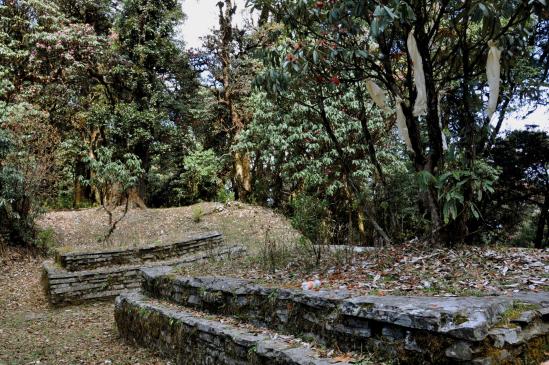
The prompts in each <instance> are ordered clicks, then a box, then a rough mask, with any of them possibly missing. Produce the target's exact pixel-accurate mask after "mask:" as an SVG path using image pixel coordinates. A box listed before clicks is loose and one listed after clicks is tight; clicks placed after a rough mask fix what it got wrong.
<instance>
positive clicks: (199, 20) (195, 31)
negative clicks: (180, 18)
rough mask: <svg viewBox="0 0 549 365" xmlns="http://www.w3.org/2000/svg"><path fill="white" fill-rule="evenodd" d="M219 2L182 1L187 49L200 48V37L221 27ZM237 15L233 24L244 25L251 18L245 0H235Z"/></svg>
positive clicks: (184, 37) (182, 30)
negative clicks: (185, 16)
mask: <svg viewBox="0 0 549 365" xmlns="http://www.w3.org/2000/svg"><path fill="white" fill-rule="evenodd" d="M218 2H219V0H182V7H183V12H184V13H185V14H186V15H187V20H186V21H185V23H184V24H183V26H182V27H181V33H182V36H183V37H182V38H183V40H184V41H185V43H186V45H187V48H199V47H200V46H201V45H202V41H201V40H200V37H204V36H206V35H208V34H209V33H210V32H211V30H212V29H214V28H218V27H219V8H218V7H217V5H216V4H217V3H218ZM234 3H235V4H236V14H235V15H234V17H233V23H234V24H236V25H242V24H244V20H245V19H247V18H249V17H250V9H246V8H245V4H246V1H245V0H235V1H234Z"/></svg>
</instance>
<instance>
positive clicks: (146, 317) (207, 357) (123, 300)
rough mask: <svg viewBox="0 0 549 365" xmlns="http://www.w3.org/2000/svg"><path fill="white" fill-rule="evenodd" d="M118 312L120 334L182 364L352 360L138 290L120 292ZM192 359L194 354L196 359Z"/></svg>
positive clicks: (309, 364) (302, 364) (318, 364)
mask: <svg viewBox="0 0 549 365" xmlns="http://www.w3.org/2000/svg"><path fill="white" fill-rule="evenodd" d="M114 318H115V321H116V325H117V327H118V332H119V333H120V335H121V336H122V337H123V338H125V339H127V340H130V341H132V342H134V343H137V344H139V345H141V346H145V347H148V348H150V349H153V350H155V351H158V352H160V353H161V354H162V355H163V356H165V357H169V358H171V359H174V360H175V363H176V364H181V365H183V364H196V365H209V364H216V365H217V364H219V365H224V364H227V365H237V364H238V365H243V364H265V365H267V364H273V365H275V364H276V365H286V364H288V365H329V364H335V363H337V364H340V365H346V364H348V363H346V362H336V361H333V360H331V359H323V358H318V357H316V356H315V355H316V354H315V353H314V352H313V351H312V350H311V349H309V348H306V347H302V346H295V345H291V344H288V343H286V342H284V341H282V340H279V339H273V338H271V337H270V336H268V335H266V334H263V333H255V332H254V333H251V332H249V331H247V330H245V329H243V328H239V327H235V326H233V325H230V324H227V323H221V322H217V321H213V320H209V319H205V318H201V317H197V316H195V315H192V314H191V313H188V312H185V311H183V310H175V309H171V308H169V307H166V306H163V305H161V304H159V303H154V302H151V301H149V300H147V299H146V298H145V297H144V296H142V295H140V294H137V293H132V294H123V295H120V296H119V297H117V298H116V302H115V312H114ZM191 359H192V360H191Z"/></svg>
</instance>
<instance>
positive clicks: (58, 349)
mask: <svg viewBox="0 0 549 365" xmlns="http://www.w3.org/2000/svg"><path fill="white" fill-rule="evenodd" d="M116 214H120V211H117V212H116ZM197 216H199V219H196V217H197ZM38 223H39V226H40V227H41V228H42V229H45V230H47V231H50V232H52V233H53V234H52V237H51V238H50V239H51V240H52V242H49V243H48V244H49V245H51V246H52V248H56V249H61V250H67V251H68V250H71V251H73V250H77V251H86V250H97V249H109V248H110V247H113V246H137V245H142V244H150V243H162V242H171V241H174V240H177V239H181V238H185V237H189V236H192V235H194V234H196V233H200V232H208V231H212V230H217V231H220V232H222V233H223V234H224V236H225V241H226V242H227V243H230V244H242V245H245V246H246V247H248V249H249V252H254V251H255V250H256V249H257V247H258V245H260V244H261V242H264V240H265V232H271V234H277V235H278V236H287V235H291V236H292V237H295V236H296V235H297V233H295V231H293V230H292V229H291V226H290V224H289V222H287V221H286V219H285V218H284V217H282V216H280V215H278V214H276V213H274V212H273V211H271V210H269V209H265V208H261V207H255V206H249V205H242V204H238V203H232V204H230V205H223V204H219V203H201V204H197V205H194V206H190V207H181V208H170V209H135V210H130V211H129V213H128V215H127V216H126V217H125V218H124V219H123V220H122V221H121V222H120V224H119V226H118V228H117V230H116V231H115V232H114V234H113V235H112V240H111V241H110V242H106V243H105V242H98V238H100V237H102V236H103V235H104V234H105V233H106V232H107V230H108V219H107V215H106V213H105V212H104V211H102V210H101V209H98V208H91V209H83V210H78V211H59V212H51V213H48V214H46V215H44V216H42V217H41V218H40V220H39V222H38ZM274 232H276V233H274ZM44 259H45V258H44V257H40V256H34V255H31V254H30V253H29V252H22V251H20V250H16V249H7V250H5V251H4V252H3V253H2V252H1V250H0V365H5V364H6V365H7V364H9V365H12V364H13V365H15V364H52V365H57V364H111V365H114V364H117V365H118V364H169V362H167V361H166V360H162V359H161V358H159V357H157V356H155V354H152V353H150V352H147V351H146V350H144V349H141V348H137V347H133V346H130V345H128V344H125V343H124V342H123V341H121V340H120V339H119V338H118V334H117V330H116V326H115V323H114V319H113V313H114V311H113V302H112V301H109V302H97V303H91V304H87V305H79V306H70V307H64V308H52V307H50V306H49V305H48V303H47V300H46V297H45V295H44V292H43V291H42V287H41V282H40V278H41V264H42V261H43V260H44Z"/></svg>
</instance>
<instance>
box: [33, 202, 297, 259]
mask: <svg viewBox="0 0 549 365" xmlns="http://www.w3.org/2000/svg"><path fill="white" fill-rule="evenodd" d="M197 209H201V211H202V212H203V213H202V215H201V218H200V220H199V221H198V222H197V221H196V219H195V218H194V217H193V212H194V211H196V210H197ZM115 214H116V215H118V214H121V210H117V211H116V213H115ZM38 224H39V226H40V227H41V228H42V229H52V230H53V231H54V232H55V239H56V241H57V243H58V246H59V249H60V250H62V251H74V250H76V251H88V250H97V249H107V248H109V247H134V246H139V245H143V244H154V243H167V242H173V241H177V240H181V239H184V238H187V237H190V236H192V235H195V234H198V233H203V232H209V231H219V232H221V233H223V235H224V236H225V241H226V242H227V243H229V244H242V245H245V246H246V247H248V249H249V250H250V251H251V252H252V253H253V252H257V249H258V242H262V241H264V239H265V237H264V236H265V232H266V231H267V230H270V231H271V232H272V233H273V234H275V235H278V234H284V235H286V236H288V235H290V236H292V237H294V238H296V237H298V233H297V232H295V231H294V230H293V229H292V228H291V225H290V223H289V222H288V221H287V220H286V219H285V218H284V217H283V216H281V215H279V214H276V213H275V212H273V211H272V210H269V209H267V208H263V207H258V206H252V205H246V204H241V203H234V202H233V203H231V204H230V205H223V204H221V203H199V204H195V205H191V206H187V207H178V208H165V209H133V210H130V211H129V212H128V214H127V216H126V217H125V218H124V219H123V220H122V221H121V222H120V223H119V225H118V228H117V229H116V230H115V231H114V233H113V235H112V239H111V242H108V243H107V242H98V240H99V239H100V238H101V237H104V235H105V233H106V232H107V231H108V228H109V226H108V217H107V215H106V214H105V212H104V211H102V210H101V209H98V208H91V209H82V210H77V211H60V212H51V213H48V214H46V215H44V216H42V217H41V218H40V220H39V221H38Z"/></svg>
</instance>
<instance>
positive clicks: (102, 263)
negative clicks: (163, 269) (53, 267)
mask: <svg viewBox="0 0 549 365" xmlns="http://www.w3.org/2000/svg"><path fill="white" fill-rule="evenodd" d="M222 243H223V236H222V235H221V233H218V232H211V233H207V234H202V235H199V236H195V237H192V238H189V239H186V240H183V241H178V242H173V243H167V244H158V245H147V246H142V247H133V248H126V249H117V250H105V251H94V252H70V253H63V254H58V255H56V262H57V263H58V264H59V265H60V266H61V267H63V268H64V269H66V270H67V271H82V270H91V269H96V268H100V267H106V266H113V265H132V264H143V263H146V262H151V261H161V260H166V259H169V258H173V257H177V256H181V255H184V254H188V253H193V252H197V251H199V250H204V249H208V248H213V247H215V246H218V245H220V244H222Z"/></svg>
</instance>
